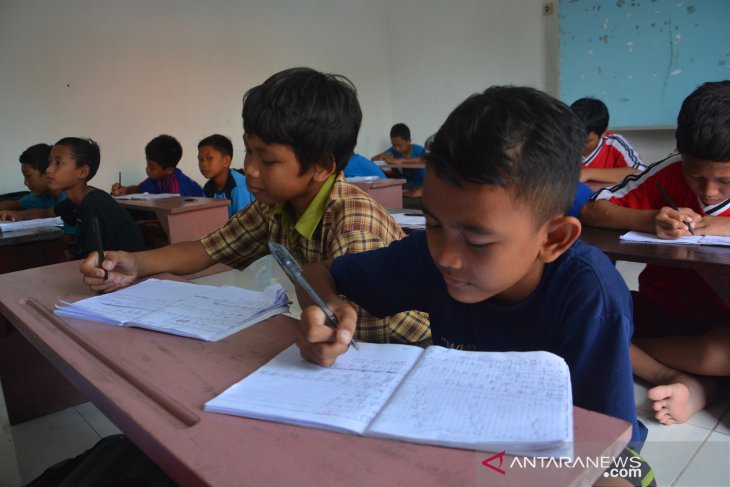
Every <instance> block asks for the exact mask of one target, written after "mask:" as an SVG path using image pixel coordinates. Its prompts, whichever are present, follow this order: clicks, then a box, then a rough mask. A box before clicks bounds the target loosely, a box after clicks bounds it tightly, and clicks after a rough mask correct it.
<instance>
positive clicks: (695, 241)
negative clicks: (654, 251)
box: [619, 232, 730, 246]
mask: <svg viewBox="0 0 730 487" xmlns="http://www.w3.org/2000/svg"><path fill="white" fill-rule="evenodd" d="M619 238H620V240H622V241H624V242H632V243H652V244H667V245H721V246H730V237H720V236H716V235H696V236H691V237H690V236H687V237H679V238H674V239H665V238H659V237H657V236H656V235H652V234H650V233H641V232H626V233H624V234H623V235H621V237H619Z"/></svg>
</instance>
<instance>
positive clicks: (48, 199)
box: [18, 191, 76, 235]
mask: <svg viewBox="0 0 730 487" xmlns="http://www.w3.org/2000/svg"><path fill="white" fill-rule="evenodd" d="M66 198H67V196H66V192H65V191H61V192H60V193H59V194H58V198H56V197H54V196H51V195H50V194H48V193H43V194H42V195H40V196H37V195H35V194H33V193H30V194H27V195H25V196H23V197H22V198H20V199H19V200H18V203H19V204H20V206H22V207H23V209H25V210H45V209H48V208H54V207H55V206H56V205H57V204H58V203H60V202H61V201H64V200H66ZM63 233H65V234H67V235H75V234H76V227H74V226H71V225H67V224H65V223H64V224H63Z"/></svg>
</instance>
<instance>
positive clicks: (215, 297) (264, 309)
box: [129, 281, 289, 340]
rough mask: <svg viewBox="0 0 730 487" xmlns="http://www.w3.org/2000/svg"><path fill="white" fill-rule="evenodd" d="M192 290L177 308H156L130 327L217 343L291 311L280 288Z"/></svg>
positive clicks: (208, 287)
mask: <svg viewBox="0 0 730 487" xmlns="http://www.w3.org/2000/svg"><path fill="white" fill-rule="evenodd" d="M166 282H168V281H166ZM187 285H188V286H190V284H187ZM193 286H194V287H193V290H194V291H195V292H194V293H193V294H190V295H188V296H187V298H185V299H184V300H180V301H178V302H176V303H175V305H174V306H168V307H164V308H156V311H155V312H153V313H149V314H146V315H144V316H141V317H138V318H137V319H135V320H130V322H129V323H130V324H131V325H135V326H141V327H144V328H148V329H150V330H157V331H162V332H166V333H173V334H175V335H182V336H190V337H202V338H204V339H206V340H217V339H218V338H220V337H221V336H227V335H230V334H231V333H232V332H233V331H234V330H235V331H239V330H242V329H244V328H246V327H248V326H251V325H252V324H254V323H255V322H258V321H260V320H262V319H264V318H268V317H271V316H274V315H276V314H280V313H285V312H287V311H288V309H289V307H288V305H287V304H286V303H287V302H288V298H287V297H286V295H285V293H284V289H283V288H282V287H281V286H269V287H267V288H266V289H264V291H262V292H257V291H250V290H248V289H242V288H239V287H235V286H220V287H215V286H204V285H200V284H194V285H193ZM277 304H278V305H277ZM254 318H259V319H257V320H254ZM237 324H238V325H237Z"/></svg>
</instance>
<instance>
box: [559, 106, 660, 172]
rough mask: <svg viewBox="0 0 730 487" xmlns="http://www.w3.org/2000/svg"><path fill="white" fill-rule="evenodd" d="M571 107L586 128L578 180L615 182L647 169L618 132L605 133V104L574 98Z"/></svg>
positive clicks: (606, 118)
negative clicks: (581, 165)
mask: <svg viewBox="0 0 730 487" xmlns="http://www.w3.org/2000/svg"><path fill="white" fill-rule="evenodd" d="M570 108H571V109H572V110H573V111H574V112H575V113H576V114H577V115H578V117H579V118H580V119H581V121H582V122H583V125H584V127H585V130H586V137H587V141H586V143H585V146H584V147H583V167H582V168H581V171H580V180H581V181H591V182H596V183H618V182H619V181H621V180H622V179H623V178H625V177H626V176H628V175H629V174H636V173H638V172H640V171H643V170H644V169H646V166H644V163H642V162H641V159H640V158H639V154H637V153H636V151H635V150H634V148H633V147H631V145H629V143H628V142H627V141H626V139H624V138H623V137H622V136H620V135H619V134H616V133H613V132H606V129H607V128H608V107H606V105H605V104H604V103H603V102H602V101H601V100H596V99H595V98H581V99H580V100H576V101H575V102H573V104H572V105H571V106H570Z"/></svg>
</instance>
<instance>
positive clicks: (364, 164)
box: [342, 154, 386, 178]
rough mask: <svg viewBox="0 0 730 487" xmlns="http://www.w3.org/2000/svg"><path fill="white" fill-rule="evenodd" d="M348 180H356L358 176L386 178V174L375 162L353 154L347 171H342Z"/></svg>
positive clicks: (346, 168) (348, 162) (346, 167)
mask: <svg viewBox="0 0 730 487" xmlns="http://www.w3.org/2000/svg"><path fill="white" fill-rule="evenodd" d="M342 172H343V173H345V177H346V178H354V177H358V176H376V177H378V178H385V177H386V176H385V173H384V172H383V170H382V169H380V168H379V167H378V165H377V164H375V163H374V162H373V161H371V160H370V159H368V158H367V157H365V156H362V155H360V154H353V155H352V156H350V160H349V161H347V165H346V166H345V169H343V170H342Z"/></svg>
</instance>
